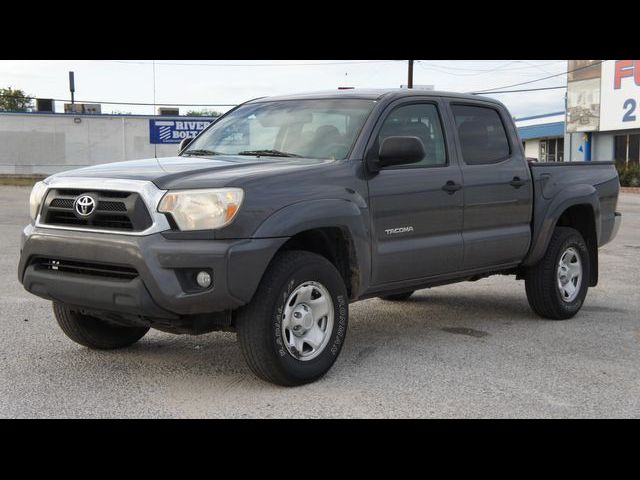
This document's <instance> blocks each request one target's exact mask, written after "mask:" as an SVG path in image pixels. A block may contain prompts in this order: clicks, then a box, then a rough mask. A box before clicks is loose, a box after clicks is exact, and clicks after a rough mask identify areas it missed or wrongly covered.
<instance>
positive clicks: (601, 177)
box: [18, 89, 621, 385]
mask: <svg viewBox="0 0 640 480" xmlns="http://www.w3.org/2000/svg"><path fill="white" fill-rule="evenodd" d="M619 188H620V184H619V180H618V176H617V172H616V169H615V167H614V165H613V163H611V162H590V163H582V162H580V163H557V164H556V163H528V162H527V161H526V159H525V156H524V152H523V148H522V143H521V141H520V139H519V137H518V133H517V130H516V128H515V126H514V123H513V121H512V119H511V116H510V115H509V112H508V111H507V109H506V108H505V107H504V106H503V105H502V104H501V103H499V102H497V101H495V100H492V99H489V98H482V97H477V96H470V95H460V94H455V93H446V92H432V91H416V90H406V89H401V90H362V91H359V90H343V91H332V92H320V93H309V94H301V95H292V96H282V97H271V98H260V99H255V100H252V101H249V102H246V103H244V104H242V105H240V106H238V107H236V108H235V109H233V110H231V111H229V112H228V113H226V114H225V115H223V116H222V117H220V118H219V119H218V120H216V121H215V122H214V123H213V124H212V125H211V126H209V127H208V128H207V129H206V130H205V131H203V132H202V133H201V134H200V135H198V136H197V137H196V138H195V139H189V140H185V141H184V142H183V143H182V144H181V145H180V151H179V154H178V156H176V157H170V158H157V159H156V158H152V159H148V160H135V161H128V162H120V163H110V164H106V165H98V166H92V167H87V168H81V169H78V170H73V171H68V172H64V173H60V174H56V175H53V176H50V177H49V178H47V179H45V180H44V181H43V182H40V183H38V184H36V185H35V186H34V188H33V191H32V194H31V198H30V209H31V217H32V223H31V224H30V225H28V226H27V227H26V228H25V230H24V232H23V235H22V242H21V258H20V264H19V267H18V277H19V279H20V281H21V282H22V284H23V285H24V287H25V288H26V289H27V290H28V291H29V292H31V293H33V294H35V295H38V296H40V297H43V298H46V299H49V300H52V301H53V311H54V314H55V317H56V319H57V321H58V323H59V325H60V327H61V328H62V330H63V331H64V332H65V334H66V335H67V336H69V337H70V338H71V339H72V340H74V341H75V342H77V343H79V344H81V345H84V346H86V347H89V348H96V349H112V348H120V347H125V346H128V345H131V344H133V343H134V342H136V341H138V340H139V339H140V338H142V337H143V336H144V335H145V333H146V332H147V331H148V330H149V328H156V329H158V330H162V331H165V332H170V333H188V334H202V333H207V332H211V331H214V330H228V331H235V332H237V335H238V340H239V343H240V347H241V350H242V352H243V355H244V357H245V359H246V361H247V363H248V365H249V367H250V368H251V370H252V371H253V372H255V374H257V375H258V376H259V377H261V378H263V379H265V380H267V381H271V382H274V383H277V384H281V385H299V384H303V383H307V382H311V381H314V380H316V379H318V378H319V377H321V376H322V375H323V374H324V373H325V372H327V371H328V370H329V369H330V368H331V366H332V365H333V363H334V361H335V360H336V358H337V356H338V354H339V352H340V350H341V348H342V346H343V344H344V340H345V335H346V332H347V322H348V316H349V303H350V302H353V301H356V300H361V299H365V298H370V297H381V298H383V299H385V300H389V301H403V300H406V299H408V298H409V296H410V295H411V294H412V293H413V292H414V291H415V290H418V289H423V288H428V287H434V286H437V285H444V284H448V283H454V282H461V281H468V280H477V279H480V278H483V277H486V276H489V275H494V274H503V275H505V274H506V275H515V277H516V279H524V281H525V289H526V294H527V298H528V300H529V304H530V305H531V308H532V309H533V311H534V312H535V313H537V314H538V315H540V316H541V317H544V318H549V319H556V320H560V319H567V318H570V317H572V316H573V315H575V314H576V313H577V312H578V311H579V310H580V307H581V306H582V304H583V302H584V300H585V296H586V294H587V289H588V287H590V286H592V287H593V286H595V285H596V284H597V282H598V247H600V246H602V245H604V244H605V243H607V242H609V241H610V240H611V239H612V238H613V237H614V236H615V235H616V233H617V230H618V228H619V225H620V219H621V217H620V214H619V213H617V212H616V205H617V200H618V192H619Z"/></svg>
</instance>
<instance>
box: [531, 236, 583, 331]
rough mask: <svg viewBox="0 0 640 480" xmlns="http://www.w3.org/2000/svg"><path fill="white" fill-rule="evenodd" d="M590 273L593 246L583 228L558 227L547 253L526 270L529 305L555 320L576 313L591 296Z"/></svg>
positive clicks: (541, 314)
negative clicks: (588, 247) (588, 241)
mask: <svg viewBox="0 0 640 480" xmlns="http://www.w3.org/2000/svg"><path fill="white" fill-rule="evenodd" d="M589 274H590V263H589V250H588V249H587V246H586V244H585V241H584V238H582V235H580V232H578V231H577V230H575V229H573V228H569V227H556V229H555V231H554V232H553V235H552V236H551V240H550V242H549V246H548V247H547V251H546V253H545V255H544V257H543V258H542V260H540V262H538V264H537V265H535V266H534V267H531V268H530V269H529V270H528V271H527V272H526V274H525V289H526V291H527V299H528V300H529V305H530V306H531V308H532V309H533V311H534V312H536V313H537V314H538V315H540V316H541V317H544V318H549V319H551V320H565V319H567V318H571V317H573V316H574V315H575V314H576V313H578V311H579V310H580V308H581V307H582V304H583V303H584V299H585V297H586V296H587V290H588V288H589Z"/></svg>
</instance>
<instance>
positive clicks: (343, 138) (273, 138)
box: [183, 99, 374, 160]
mask: <svg viewBox="0 0 640 480" xmlns="http://www.w3.org/2000/svg"><path fill="white" fill-rule="evenodd" d="M373 105H374V101H373V100H360V99H326V100H287V101H279V102H277V101H274V102H264V103H251V104H247V105H244V106H241V107H239V108H238V109H237V110H234V111H233V112H231V113H229V115H227V116H225V117H223V118H221V119H220V120H218V121H217V122H215V123H214V124H213V125H212V126H211V127H210V128H209V129H207V130H206V131H205V132H203V133H202V134H201V135H200V136H199V137H198V138H196V139H195V140H194V141H193V142H192V143H191V145H189V147H188V148H187V150H185V151H184V152H183V155H252V156H277V157H305V158H320V159H334V160H342V159H344V158H346V157H347V155H348V154H349V152H350V150H351V147H352V146H353V144H354V142H355V140H356V137H357V135H358V133H359V132H360V129H361V128H362V125H363V124H364V122H365V120H366V118H367V116H368V115H369V112H370V111H371V109H372V107H373Z"/></svg>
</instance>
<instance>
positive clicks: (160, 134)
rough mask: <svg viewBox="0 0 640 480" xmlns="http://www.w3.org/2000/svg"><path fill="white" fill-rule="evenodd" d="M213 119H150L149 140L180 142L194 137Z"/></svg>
mask: <svg viewBox="0 0 640 480" xmlns="http://www.w3.org/2000/svg"><path fill="white" fill-rule="evenodd" d="M211 122H212V120H157V119H149V140H150V142H151V143H155V144H171V143H180V142H181V141H182V140H183V139H184V138H193V137H195V136H196V135H198V134H199V133H200V132H201V131H202V130H204V129H205V128H207V127H208V126H209V125H210V124H211Z"/></svg>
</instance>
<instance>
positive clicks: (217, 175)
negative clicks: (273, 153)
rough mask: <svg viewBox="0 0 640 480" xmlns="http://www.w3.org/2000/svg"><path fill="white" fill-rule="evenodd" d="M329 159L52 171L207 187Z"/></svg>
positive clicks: (153, 161)
mask: <svg viewBox="0 0 640 480" xmlns="http://www.w3.org/2000/svg"><path fill="white" fill-rule="evenodd" d="M332 162H333V160H318V159H304V158H297V157H296V158H287V157H285V158H280V157H259V158H257V157H249V156H237V155H229V156H226V155H225V156H223V155H220V156H218V155H216V156H211V157H165V158H149V159H145V160H131V161H127V162H114V163H106V164H103V165H95V166H91V167H84V168H79V169H75V170H69V171H66V172H62V173H58V174H56V175H53V177H55V178H62V177H75V178H77V177H87V178H89V177H90V178H117V179H127V180H149V181H152V182H153V183H155V184H156V185H157V186H158V188H161V189H171V188H211V187H222V186H227V185H231V186H233V185H235V184H236V183H237V182H239V181H241V180H242V179H249V178H253V177H256V176H262V175H271V174H276V173H277V174H282V173H286V172H287V171H298V170H301V169H304V168H310V167H314V166H319V165H325V164H327V163H332Z"/></svg>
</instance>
